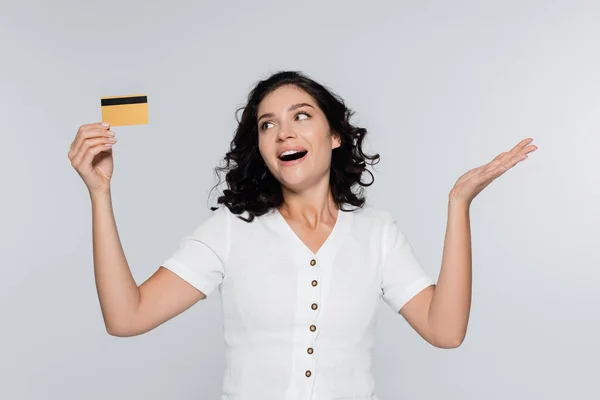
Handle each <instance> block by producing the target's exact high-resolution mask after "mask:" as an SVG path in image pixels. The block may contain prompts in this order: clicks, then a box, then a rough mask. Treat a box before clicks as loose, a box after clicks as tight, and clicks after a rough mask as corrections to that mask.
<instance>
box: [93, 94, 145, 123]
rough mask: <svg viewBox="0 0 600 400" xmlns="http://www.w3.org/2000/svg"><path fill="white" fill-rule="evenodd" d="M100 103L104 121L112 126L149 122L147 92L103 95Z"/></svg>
mask: <svg viewBox="0 0 600 400" xmlns="http://www.w3.org/2000/svg"><path fill="white" fill-rule="evenodd" d="M100 104H101V108H102V121H103V122H108V123H109V124H110V125H111V126H124V125H143V124H147V123H148V96H146V95H145V94H132V95H128V96H109V97H102V98H101V99H100Z"/></svg>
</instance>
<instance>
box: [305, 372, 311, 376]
mask: <svg viewBox="0 0 600 400" xmlns="http://www.w3.org/2000/svg"><path fill="white" fill-rule="evenodd" d="M305 375H306V377H307V378H310V375H311V373H310V370H308V371H306V373H305Z"/></svg>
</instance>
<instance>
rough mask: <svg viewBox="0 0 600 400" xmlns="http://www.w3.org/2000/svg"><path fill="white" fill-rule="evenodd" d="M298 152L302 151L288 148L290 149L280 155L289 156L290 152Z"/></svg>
mask: <svg viewBox="0 0 600 400" xmlns="http://www.w3.org/2000/svg"><path fill="white" fill-rule="evenodd" d="M296 153H300V152H299V151H298V150H288V151H284V152H283V153H281V154H280V155H279V157H283V156H287V155H289V154H296Z"/></svg>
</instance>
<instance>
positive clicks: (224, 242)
mask: <svg viewBox="0 0 600 400" xmlns="http://www.w3.org/2000/svg"><path fill="white" fill-rule="evenodd" d="M211 212H212V214H211V215H210V216H209V217H208V218H207V219H206V220H204V221H203V222H202V223H201V224H200V225H199V226H198V227H197V228H196V229H195V230H194V231H193V232H191V234H189V235H187V236H185V237H183V239H181V241H180V242H179V246H178V248H177V249H176V251H175V252H174V253H173V254H171V256H170V257H168V258H167V259H166V260H165V261H164V262H163V264H162V266H163V267H164V268H167V269H168V270H170V271H172V272H174V273H175V274H177V275H178V276H179V277H180V278H182V279H184V280H185V281H187V282H188V283H189V284H190V285H192V286H194V287H195V288H196V289H198V290H200V291H201V292H202V293H204V294H205V295H206V296H207V297H208V295H210V293H211V292H212V291H213V290H214V289H215V288H216V287H217V286H218V285H219V284H220V283H221V282H222V281H223V279H224V277H225V260H226V259H227V253H228V251H229V250H228V249H229V237H230V235H229V229H230V225H229V224H230V222H229V221H230V219H229V215H228V210H227V209H226V208H225V207H224V206H221V207H219V208H218V209H217V210H215V211H211Z"/></svg>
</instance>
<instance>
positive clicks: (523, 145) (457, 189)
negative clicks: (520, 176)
mask: <svg viewBox="0 0 600 400" xmlns="http://www.w3.org/2000/svg"><path fill="white" fill-rule="evenodd" d="M532 141H533V139H532V138H528V139H524V140H522V141H521V142H520V143H519V144H517V145H516V146H515V147H514V148H513V149H512V150H510V151H508V152H503V153H500V154H498V156H496V158H494V159H493V160H492V161H490V162H489V163H488V164H485V165H482V166H481V167H478V168H475V169H472V170H470V171H469V172H467V173H466V174H464V175H463V176H461V177H460V178H458V181H456V183H455V184H454V187H453V188H452V190H451V191H450V200H451V201H452V202H460V203H463V204H465V205H467V206H469V205H470V204H471V202H472V201H473V199H474V198H475V196H477V195H478V194H479V193H480V192H481V191H482V190H483V189H484V188H485V187H486V186H487V185H489V184H490V183H492V181H493V180H494V179H496V178H497V177H499V176H500V175H502V174H504V173H505V172H506V171H508V170H509V169H510V168H512V167H514V166H515V165H516V164H517V163H518V162H520V161H523V160H525V159H526V158H527V154H528V153H531V152H532V151H535V150H537V146H535V145H529V144H530V143H531V142H532Z"/></svg>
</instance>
